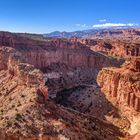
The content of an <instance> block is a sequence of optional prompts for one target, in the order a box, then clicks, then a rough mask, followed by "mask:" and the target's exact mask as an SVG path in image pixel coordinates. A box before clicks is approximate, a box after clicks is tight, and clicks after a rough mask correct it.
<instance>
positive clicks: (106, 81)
mask: <svg viewBox="0 0 140 140" xmlns="http://www.w3.org/2000/svg"><path fill="white" fill-rule="evenodd" d="M139 70H140V60H139V58H137V59H134V60H133V59H132V62H131V64H130V65H128V66H125V67H122V68H104V69H103V70H101V71H100V72H99V74H98V77H97V82H98V84H99V86H100V87H101V90H102V92H103V93H104V94H105V95H106V97H107V99H109V100H110V101H111V102H112V103H113V104H114V105H117V106H118V108H119V109H120V110H121V112H122V114H124V115H125V116H127V117H128V119H129V120H130V122H131V130H130V132H131V133H133V134H134V133H137V132H138V131H140V126H139V124H140V71H139Z"/></svg>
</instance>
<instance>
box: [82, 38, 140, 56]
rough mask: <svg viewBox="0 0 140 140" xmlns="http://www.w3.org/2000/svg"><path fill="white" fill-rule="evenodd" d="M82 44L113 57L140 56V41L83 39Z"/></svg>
mask: <svg viewBox="0 0 140 140" xmlns="http://www.w3.org/2000/svg"><path fill="white" fill-rule="evenodd" d="M80 42H82V43H83V44H85V45H87V46H89V48H90V49H91V50H93V51H96V52H102V53H105V54H107V55H111V56H118V57H123V58H124V57H131V56H140V44H139V39H138V40H134V39H133V38H132V39H131V40H128V39H125V38H120V39H116V38H110V39H108V38H107V39H106V38H103V39H83V40H80Z"/></svg>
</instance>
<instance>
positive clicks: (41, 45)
mask: <svg viewBox="0 0 140 140" xmlns="http://www.w3.org/2000/svg"><path fill="white" fill-rule="evenodd" d="M0 44H1V46H0V129H3V131H0V139H2V140H7V139H8V138H9V139H13V140H16V139H19V138H23V139H29V140H32V139H41V138H42V139H58V140H60V139H73V140H78V139H81V140H85V139H93V138H96V139H101V140H102V139H107V140H112V139H116V140H117V139H118V136H120V137H123V136H124V135H123V134H122V133H121V132H120V130H119V129H118V128H117V127H116V126H113V125H111V124H108V123H107V122H105V121H101V120H99V119H97V118H95V117H93V116H86V115H84V114H82V113H80V112H77V111H74V110H72V109H68V108H65V107H62V106H59V105H55V104H54V103H53V102H52V101H50V100H47V101H46V99H48V87H47V86H44V85H45V82H46V81H45V79H46V80H47V79H48V78H49V77H51V76H52V77H51V78H53V80H52V81H56V80H54V79H55V78H56V77H58V79H57V80H58V81H59V78H60V77H63V80H64V81H63V80H62V81H63V83H64V85H63V86H62V89H63V88H65V87H67V88H72V87H74V86H75V85H78V84H82V83H83V82H85V81H86V80H90V79H92V78H95V77H96V74H97V72H98V70H99V69H101V68H102V67H104V66H109V65H119V64H120V63H119V62H116V61H115V62H116V63H115V64H113V62H114V61H113V60H112V59H109V58H107V57H106V56H104V55H101V54H98V53H94V52H92V51H91V50H89V49H88V48H87V47H86V46H84V45H82V44H81V43H78V42H75V41H74V42H73V41H72V42H68V41H66V40H59V39H58V40H49V41H48V40H47V41H46V40H45V41H40V40H39V41H37V40H33V39H30V38H26V37H25V38H24V37H21V36H18V35H13V34H10V33H4V32H3V33H0ZM3 45H6V47H5V46H3ZM11 47H12V48H11ZM60 62H62V64H60ZM31 64H32V65H31ZM59 64H60V67H58V66H59ZM55 65H58V66H57V67H56V68H55V70H54V71H52V70H51V68H52V66H53V67H54V66H55ZM62 66H64V67H65V68H64V67H63V68H62V69H61V67H62ZM36 68H39V69H41V70H38V69H36ZM57 68H59V69H58V71H57ZM65 70H66V71H65ZM41 71H43V72H45V73H46V75H47V77H45V78H44V74H43V73H42V72H41ZM64 71H65V73H64V74H62V73H63V72H64ZM53 72H56V73H55V74H56V75H55V74H54V73H53ZM52 73H53V74H52ZM51 74H52V75H51ZM58 74H60V75H61V74H62V75H61V76H60V77H59V75H58ZM79 74H80V76H79ZM82 74H84V75H83V77H81V76H82ZM75 75H76V77H75ZM55 76H56V77H55ZM67 77H68V79H67ZM73 78H74V79H76V80H73ZM60 79H62V78H60ZM71 79H72V80H71ZM79 79H81V82H79ZM75 81H76V82H75ZM58 83H59V82H58ZM60 83H61V82H60ZM75 83H77V84H75ZM46 85H47V84H46ZM54 85H55V83H54V84H53V86H54ZM53 86H52V87H53ZM54 87H56V86H54Z"/></svg>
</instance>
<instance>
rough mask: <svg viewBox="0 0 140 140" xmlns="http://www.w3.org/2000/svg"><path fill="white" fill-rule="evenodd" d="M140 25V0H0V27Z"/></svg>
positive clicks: (32, 29)
mask: <svg viewBox="0 0 140 140" xmlns="http://www.w3.org/2000/svg"><path fill="white" fill-rule="evenodd" d="M133 24H134V25H135V24H140V0H0V30H7V31H13V32H32V33H47V32H52V31H56V30H60V31H74V30H85V29H90V28H93V27H102V26H121V25H123V26H124V25H130V26H131V25H133Z"/></svg>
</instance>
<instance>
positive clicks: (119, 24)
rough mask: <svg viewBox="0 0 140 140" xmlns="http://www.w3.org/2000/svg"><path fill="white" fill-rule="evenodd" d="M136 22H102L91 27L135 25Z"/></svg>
mask: <svg viewBox="0 0 140 140" xmlns="http://www.w3.org/2000/svg"><path fill="white" fill-rule="evenodd" d="M136 25H137V24H133V23H128V24H124V23H104V24H95V25H93V26H92V27H93V28H104V27H122V26H130V27H132V26H136Z"/></svg>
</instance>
